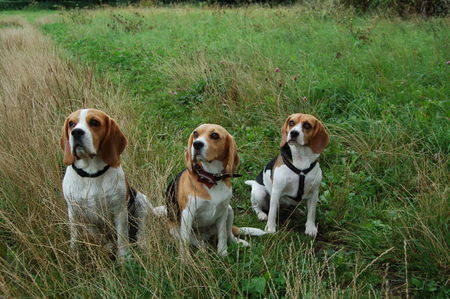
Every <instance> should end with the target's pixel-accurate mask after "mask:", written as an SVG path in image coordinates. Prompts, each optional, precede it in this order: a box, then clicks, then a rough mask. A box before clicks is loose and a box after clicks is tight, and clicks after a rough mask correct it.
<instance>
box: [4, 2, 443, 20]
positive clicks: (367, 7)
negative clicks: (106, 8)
mask: <svg viewBox="0 0 450 299" xmlns="http://www.w3.org/2000/svg"><path fill="white" fill-rule="evenodd" d="M157 3H160V4H176V3H191V4H195V3H206V4H212V5H223V6H235V5H238V6H241V5H248V4H253V3H265V4H269V5H286V4H294V3H300V4H301V3H304V4H308V5H313V6H315V5H318V4H323V3H327V4H331V5H336V6H339V5H341V4H343V5H345V6H348V7H354V8H355V9H356V10H358V11H359V12H363V13H365V12H370V11H375V10H385V11H390V12H393V13H395V14H398V15H400V16H406V15H411V14H420V15H424V16H433V15H434V16H446V15H447V14H448V6H449V4H448V3H449V2H448V0H81V1H78V0H73V1H70V0H53V1H48V0H34V1H32V0H29V1H23V0H17V1H15V0H9V1H2V0H0V10H2V9H21V8H23V7H26V6H29V5H31V4H38V6H39V7H42V6H44V8H57V7H61V6H63V7H68V8H71V7H86V6H95V5H102V4H107V5H133V4H143V5H148V4H151V5H154V4H157Z"/></svg>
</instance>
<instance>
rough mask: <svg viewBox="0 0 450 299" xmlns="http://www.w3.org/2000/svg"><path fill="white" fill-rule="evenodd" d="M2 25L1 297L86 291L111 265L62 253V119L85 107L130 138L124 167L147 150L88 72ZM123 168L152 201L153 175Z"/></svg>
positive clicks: (32, 35) (21, 27) (118, 96)
mask: <svg viewBox="0 0 450 299" xmlns="http://www.w3.org/2000/svg"><path fill="white" fill-rule="evenodd" d="M1 23H2V25H4V26H3V29H0V139H1V140H2V142H1V143H0V181H1V184H0V191H1V198H2V200H1V202H0V220H1V222H0V232H1V234H0V237H1V246H2V248H1V251H0V253H1V258H3V259H1V262H0V263H1V264H0V265H1V269H0V272H1V275H0V276H1V277H2V279H0V293H2V294H6V295H7V296H8V295H9V296H13V297H14V296H22V295H27V296H33V297H34V296H39V297H40V296H44V295H45V294H51V291H52V286H51V284H53V283H57V284H62V285H64V284H67V288H69V287H70V286H71V285H72V283H73V282H70V281H71V280H72V279H75V280H78V279H79V280H80V282H81V283H85V284H88V283H89V279H88V277H89V276H90V275H92V274H93V272H92V271H94V269H97V270H99V269H102V270H105V269H103V267H109V266H110V263H109V260H108V259H107V258H106V257H105V256H101V255H100V256H98V255H96V254H94V253H95V252H97V250H98V248H97V247H96V246H94V245H92V246H87V248H86V250H87V251H88V252H90V253H88V254H87V256H89V257H92V258H93V259H92V260H90V261H89V262H87V263H86V260H84V257H80V256H74V255H73V254H72V253H70V252H69V251H68V247H67V238H68V235H67V216H66V210H65V209H66V205H65V201H64V200H63V197H62V193H61V180H62V177H63V172H64V167H63V165H62V163H61V154H60V148H59V146H58V140H59V137H60V135H59V134H60V131H61V126H62V124H63V122H64V118H65V116H66V115H68V114H69V113H70V112H71V111H74V110H77V109H80V108H87V107H95V108H98V109H101V110H104V111H106V112H107V113H108V114H110V115H112V116H113V117H114V118H116V119H117V120H118V122H119V124H120V125H121V127H122V129H123V130H124V132H125V134H126V135H127V136H128V137H129V139H130V146H129V149H128V151H127V154H126V157H125V159H124V160H125V161H127V160H130V158H132V157H133V155H135V153H136V151H134V149H135V148H137V147H141V149H142V148H143V149H146V150H145V151H144V152H146V153H148V155H150V156H151V147H150V146H149V144H139V145H137V144H136V143H135V142H133V141H134V140H137V138H133V135H134V134H136V129H135V128H136V126H135V124H134V119H136V117H135V115H134V112H133V111H132V110H131V109H130V108H129V105H128V104H127V101H126V99H124V95H123V94H122V93H121V92H120V91H118V90H116V89H115V88H113V87H112V86H111V84H109V82H106V81H98V80H97V79H96V78H94V75H93V72H91V71H90V70H89V69H86V68H84V67H80V66H76V65H75V64H73V63H71V62H69V60H67V59H61V58H59V57H58V53H57V50H56V48H55V47H54V45H53V44H52V42H51V41H50V40H49V39H48V38H47V37H45V36H43V35H42V34H41V33H40V32H39V31H38V30H36V29H35V28H34V27H33V26H32V25H30V24H29V23H27V22H26V21H25V20H24V19H22V18H20V17H11V18H7V19H3V20H2V21H1ZM150 137H151V136H150ZM150 141H151V138H150V139H149V142H150ZM141 152H142V151H141ZM140 155H141V156H143V158H146V157H145V154H144V155H143V154H142V153H141V154H140ZM147 158H148V157H147ZM148 160H149V161H150V160H151V159H150V158H148ZM169 163H170V161H169ZM125 164H126V163H125ZM125 168H127V169H128V170H130V171H129V173H132V175H130V178H131V181H133V179H134V178H141V179H140V180H136V184H135V185H137V187H138V188H139V189H144V191H145V192H146V193H147V194H150V195H152V194H153V195H154V196H153V197H155V196H156V195H157V194H158V192H153V193H149V192H148V191H149V187H148V182H149V181H150V180H151V176H152V172H153V171H156V170H155V169H153V168H152V167H146V169H142V168H139V167H135V166H134V165H126V166H125ZM131 169H133V170H132V171H131ZM168 170H170V167H168ZM150 197H151V198H152V196H150ZM88 265H89V266H88ZM80 267H81V268H80ZM74 273H77V274H74ZM81 273H83V275H85V276H83V275H80V274H81ZM72 275H73V277H72ZM56 277H59V278H58V279H61V281H58V282H56V281H55V280H54V279H57V278H56ZM63 288H64V287H63ZM104 291H105V292H107V290H104ZM88 293H89V292H88Z"/></svg>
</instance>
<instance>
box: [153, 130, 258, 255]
mask: <svg viewBox="0 0 450 299" xmlns="http://www.w3.org/2000/svg"><path fill="white" fill-rule="evenodd" d="M185 160H186V169H185V170H183V171H182V172H181V173H179V174H178V175H177V177H176V178H175V179H174V180H173V181H172V182H171V183H170V184H169V186H168V188H167V196H166V198H167V206H166V207H167V208H166V207H158V208H155V209H154V212H155V214H159V215H161V214H164V215H167V214H168V216H169V225H170V227H171V233H172V235H174V236H176V237H177V238H178V239H179V240H180V241H181V242H182V243H183V245H186V244H192V245H196V246H198V245H201V244H203V243H204V242H206V241H208V240H210V238H211V237H213V236H217V251H218V253H219V254H220V255H227V253H228V251H227V247H228V244H229V243H236V242H239V243H241V244H243V245H248V243H247V242H245V241H244V240H239V239H238V238H237V236H239V235H243V234H246V235H263V234H264V232H263V231H262V230H259V229H256V228H244V227H242V228H239V227H236V226H233V221H234V213H233V209H232V208H231V206H230V203H231V197H232V195H233V190H232V184H231V179H232V178H234V177H238V176H239V175H237V174H235V171H236V168H237V165H238V163H239V156H238V152H237V146H236V142H235V141H234V138H233V136H231V135H230V133H228V131H227V130H225V129H224V128H223V127H221V126H219V125H215V124H203V125H200V126H199V127H197V128H196V129H195V130H194V131H193V132H192V134H191V135H190V137H189V141H188V146H187V149H186V154H185Z"/></svg>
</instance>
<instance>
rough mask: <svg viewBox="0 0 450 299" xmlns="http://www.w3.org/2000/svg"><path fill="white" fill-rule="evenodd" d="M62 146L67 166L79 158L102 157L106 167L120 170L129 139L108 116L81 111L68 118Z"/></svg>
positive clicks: (62, 137) (95, 112)
mask: <svg viewBox="0 0 450 299" xmlns="http://www.w3.org/2000/svg"><path fill="white" fill-rule="evenodd" d="M60 144H61V148H62V149H63V150H64V164H66V165H71V164H72V163H73V162H74V161H75V160H77V159H84V158H93V157H94V156H96V155H100V157H101V158H102V159H103V161H104V162H105V163H106V164H108V165H110V166H112V167H117V166H119V165H120V154H121V153H122V152H123V150H124V149H125V146H126V145H127V139H126V138H125V136H124V135H123V133H122V131H120V129H119V126H118V125H117V124H116V122H115V121H114V120H113V119H112V118H111V117H109V116H108V115H107V114H106V113H104V112H102V111H100V110H96V109H81V110H78V111H75V112H73V113H72V114H70V115H69V116H68V117H67V118H66V121H65V123H64V126H63V128H62V135H61V140H60Z"/></svg>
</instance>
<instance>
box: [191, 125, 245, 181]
mask: <svg viewBox="0 0 450 299" xmlns="http://www.w3.org/2000/svg"><path fill="white" fill-rule="evenodd" d="M201 161H203V162H212V161H221V162H222V165H223V168H224V170H225V173H228V174H232V173H234V172H235V170H236V167H237V165H238V163H239V157H238V154H237V147H236V142H235V141H234V138H233V136H231V135H230V133H228V131H227V130H225V129H224V128H223V127H221V126H219V125H213V124H203V125H200V126H199V127H197V128H196V129H195V130H194V131H193V132H192V134H191V136H190V137H189V141H188V148H187V150H186V166H187V168H188V170H189V171H192V165H193V164H194V163H198V162H201Z"/></svg>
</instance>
